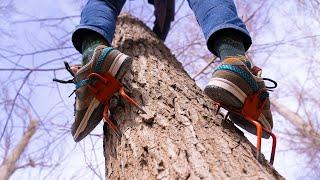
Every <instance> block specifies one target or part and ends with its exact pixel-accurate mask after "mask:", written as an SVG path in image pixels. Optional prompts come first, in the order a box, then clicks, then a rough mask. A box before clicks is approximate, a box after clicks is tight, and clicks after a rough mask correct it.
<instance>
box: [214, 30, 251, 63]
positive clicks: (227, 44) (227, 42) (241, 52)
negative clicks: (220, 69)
mask: <svg viewBox="0 0 320 180" xmlns="http://www.w3.org/2000/svg"><path fill="white" fill-rule="evenodd" d="M214 49H215V51H216V52H217V53H218V56H219V57H220V59H221V60H222V61H223V60H224V59H226V58H227V57H230V56H245V52H246V50H245V48H244V45H243V41H242V38H241V37H239V36H235V35H234V34H231V33H225V34H221V35H220V36H219V37H217V38H216V40H215V41H214Z"/></svg>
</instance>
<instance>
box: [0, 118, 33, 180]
mask: <svg viewBox="0 0 320 180" xmlns="http://www.w3.org/2000/svg"><path fill="white" fill-rule="evenodd" d="M37 125H38V124H37V121H31V122H30V124H29V126H28V128H27V130H26V132H25V133H24V134H23V136H22V138H21V140H20V141H19V143H18V145H17V146H16V147H15V148H14V149H13V150H12V152H11V153H10V154H9V155H8V156H7V157H5V158H4V160H3V162H2V164H1V166H0V180H7V179H9V177H10V176H11V175H12V174H13V173H14V171H15V170H16V168H17V167H16V166H17V161H18V160H19V159H20V156H21V155H22V153H23V152H24V150H25V148H26V147H27V146H28V144H29V142H30V139H31V138H32V136H33V135H34V133H35V132H36V128H37Z"/></svg>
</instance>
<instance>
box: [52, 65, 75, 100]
mask: <svg viewBox="0 0 320 180" xmlns="http://www.w3.org/2000/svg"><path fill="white" fill-rule="evenodd" d="M64 66H65V68H66V70H67V71H68V72H69V73H70V74H71V76H72V77H73V78H72V79H69V80H62V79H57V78H53V79H52V81H54V82H58V83H62V84H71V83H72V84H76V81H75V74H74V72H73V71H72V69H71V66H70V65H69V63H68V62H66V61H64ZM76 90H77V89H75V90H73V91H72V93H71V94H70V95H69V96H68V97H71V96H72V94H74V93H75V92H76Z"/></svg>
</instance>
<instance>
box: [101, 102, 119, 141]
mask: <svg viewBox="0 0 320 180" xmlns="http://www.w3.org/2000/svg"><path fill="white" fill-rule="evenodd" d="M103 121H104V122H106V123H107V124H108V125H109V127H110V128H111V129H112V130H113V132H114V133H116V135H117V136H118V137H119V138H121V134H122V133H121V132H120V130H119V129H118V128H117V126H116V125H115V124H114V123H113V122H112V121H111V120H110V118H109V106H108V105H106V106H105V107H104V111H103Z"/></svg>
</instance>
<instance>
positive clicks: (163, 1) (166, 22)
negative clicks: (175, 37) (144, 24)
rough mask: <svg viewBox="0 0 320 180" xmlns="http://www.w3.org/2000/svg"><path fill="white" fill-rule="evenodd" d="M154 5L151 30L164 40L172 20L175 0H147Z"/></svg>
mask: <svg viewBox="0 0 320 180" xmlns="http://www.w3.org/2000/svg"><path fill="white" fill-rule="evenodd" d="M148 2H149V3H150V4H153V5H154V15H155V17H156V18H155V22H154V27H153V32H154V33H155V34H156V35H157V36H158V37H159V38H160V39H161V40H163V41H164V40H165V39H166V37H167V35H168V32H169V30H170V24H171V22H172V21H173V20H174V14H175V12H174V11H175V0H148Z"/></svg>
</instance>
